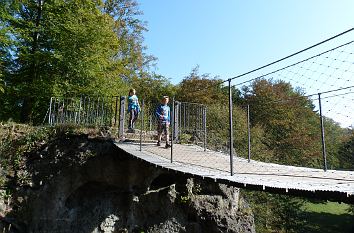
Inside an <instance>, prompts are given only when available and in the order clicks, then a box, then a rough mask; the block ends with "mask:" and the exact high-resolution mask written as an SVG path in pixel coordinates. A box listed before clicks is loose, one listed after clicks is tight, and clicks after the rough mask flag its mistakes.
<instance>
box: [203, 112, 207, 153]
mask: <svg viewBox="0 0 354 233" xmlns="http://www.w3.org/2000/svg"><path fill="white" fill-rule="evenodd" d="M206 114H207V108H206V106H204V111H203V124H204V125H203V127H204V151H206V148H207V128H206Z"/></svg>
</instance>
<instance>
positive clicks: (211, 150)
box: [173, 102, 230, 171]
mask: <svg viewBox="0 0 354 233" xmlns="http://www.w3.org/2000/svg"><path fill="white" fill-rule="evenodd" d="M175 113H176V116H175V122H176V123H175V125H176V131H177V132H176V133H177V134H176V135H175V138H176V142H178V144H176V145H175V146H174V148H173V161H176V162H182V163H186V164H190V165H196V166H201V167H206V168H213V169H217V170H220V171H229V170H230V168H229V162H228V161H229V157H228V156H227V154H225V153H222V152H225V151H227V150H228V149H227V148H228V142H227V140H225V139H226V138H227V137H226V135H227V126H228V121H227V119H228V118H227V114H228V113H227V109H225V106H205V105H202V104H196V103H187V102H176V105H175ZM225 114H226V115H225ZM225 117H226V118H225Z"/></svg>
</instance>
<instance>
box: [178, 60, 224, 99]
mask: <svg viewBox="0 0 354 233" xmlns="http://www.w3.org/2000/svg"><path fill="white" fill-rule="evenodd" d="M220 83H221V80H220V79H217V77H214V78H210V75H209V74H202V75H200V74H199V66H196V67H194V68H193V69H192V71H191V72H190V74H189V75H188V76H187V77H185V78H184V79H183V80H182V82H180V84H179V85H178V87H177V93H176V98H177V99H178V100H180V101H183V102H193V103H201V104H211V103H217V102H221V101H224V102H225V98H228V97H227V96H225V93H224V92H223V91H222V89H221V85H219V84H220Z"/></svg>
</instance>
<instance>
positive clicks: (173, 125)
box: [166, 97, 175, 163]
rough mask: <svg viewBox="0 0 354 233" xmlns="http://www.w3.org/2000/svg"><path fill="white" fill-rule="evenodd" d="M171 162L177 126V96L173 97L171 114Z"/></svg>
mask: <svg viewBox="0 0 354 233" xmlns="http://www.w3.org/2000/svg"><path fill="white" fill-rule="evenodd" d="M171 123H172V125H171V130H172V132H171V163H173V140H174V138H173V135H174V128H175V97H173V98H172V116H171ZM166 137H167V136H166Z"/></svg>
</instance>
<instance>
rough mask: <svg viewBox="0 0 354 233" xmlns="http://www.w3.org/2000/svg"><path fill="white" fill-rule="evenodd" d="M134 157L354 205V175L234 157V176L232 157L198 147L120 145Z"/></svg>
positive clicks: (228, 180)
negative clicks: (231, 163) (231, 171)
mask: <svg viewBox="0 0 354 233" xmlns="http://www.w3.org/2000/svg"><path fill="white" fill-rule="evenodd" d="M116 145H117V146H118V147H119V148H120V149H122V150H124V151H125V152H127V153H129V154H130V155H132V156H134V157H137V158H139V159H142V160H144V161H146V162H148V163H152V164H154V165H155V166H159V167H162V168H166V169H171V170H175V171H177V172H182V173H184V174H189V175H192V176H200V177H202V178H210V179H213V180H214V181H215V182H221V183H228V184H230V185H234V186H237V187H245V188H251V189H260V190H265V191H270V192H277V193H289V194H294V195H298V196H312V197H319V198H323V199H331V200H337V201H343V202H348V203H354V172H352V171H337V170H327V171H326V172H325V171H323V170H321V169H313V168H304V167H294V166H285V165H278V164H272V163H264V162H258V161H253V160H251V161H250V162H248V160H246V159H243V158H238V157H234V160H233V164H234V168H233V170H234V175H233V176H231V175H230V162H229V155H226V154H223V153H220V152H215V151H210V150H207V151H204V149H203V148H202V147H199V146H197V145H181V144H175V145H174V146H173V163H171V157H170V156H171V154H170V153H171V150H170V149H165V148H163V147H157V146H156V145H155V143H143V144H142V151H140V147H139V143H132V142H130V143H127V142H116Z"/></svg>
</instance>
